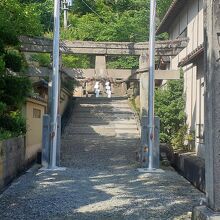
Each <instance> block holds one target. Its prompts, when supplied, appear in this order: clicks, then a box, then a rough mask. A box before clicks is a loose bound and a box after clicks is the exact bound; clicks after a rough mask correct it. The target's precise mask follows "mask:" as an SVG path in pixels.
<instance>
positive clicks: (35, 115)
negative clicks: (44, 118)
mask: <svg viewBox="0 0 220 220" xmlns="http://www.w3.org/2000/svg"><path fill="white" fill-rule="evenodd" d="M33 118H41V110H40V109H36V108H34V109H33Z"/></svg>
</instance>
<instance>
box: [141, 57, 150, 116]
mask: <svg viewBox="0 0 220 220" xmlns="http://www.w3.org/2000/svg"><path fill="white" fill-rule="evenodd" d="M148 67H149V55H148V54H147V53H145V54H142V55H141V56H140V57H139V69H140V70H141V69H145V70H147V69H148ZM148 85H149V74H148V71H146V72H143V73H141V74H140V115H141V116H147V114H148Z"/></svg>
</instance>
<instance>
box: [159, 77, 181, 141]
mask: <svg viewBox="0 0 220 220" xmlns="http://www.w3.org/2000/svg"><path fill="white" fill-rule="evenodd" d="M183 85H184V82H183V77H181V79H180V80H170V81H168V82H167V84H166V85H165V88H159V89H157V90H156V92H155V114H156V115H157V116H159V117H160V120H161V125H160V129H161V130H160V132H161V133H160V139H161V141H162V142H166V143H171V142H172V140H174V139H175V140H176V136H177V134H178V132H183V130H184V129H183V128H182V127H184V124H185V113H184V108H185V100H184V96H183ZM183 138H184V137H183ZM173 143H174V142H173Z"/></svg>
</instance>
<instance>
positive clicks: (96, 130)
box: [64, 127, 139, 136]
mask: <svg viewBox="0 0 220 220" xmlns="http://www.w3.org/2000/svg"><path fill="white" fill-rule="evenodd" d="M107 133H110V134H112V133H114V134H119V133H126V134H137V133H139V131H138V130H137V129H121V128H118V129H115V128H91V127H87V128H77V129H76V128H74V129H70V128H69V129H67V130H66V131H65V133H64V136H65V135H69V134H104V135H106V134H107Z"/></svg>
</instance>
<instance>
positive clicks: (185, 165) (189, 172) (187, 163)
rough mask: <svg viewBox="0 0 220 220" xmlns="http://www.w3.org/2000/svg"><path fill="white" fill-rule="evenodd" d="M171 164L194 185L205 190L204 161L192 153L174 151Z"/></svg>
mask: <svg viewBox="0 0 220 220" xmlns="http://www.w3.org/2000/svg"><path fill="white" fill-rule="evenodd" d="M172 164H173V166H174V167H175V168H176V169H177V170H178V171H179V172H180V174H181V175H183V176H184V177H185V178H186V179H188V180H189V181H190V182H191V183H192V184H193V185H194V186H195V187H197V188H198V189H199V190H201V191H202V192H205V161H204V159H202V158H200V157H198V156H196V155H195V154H193V153H182V154H181V153H174V155H173V161H172Z"/></svg>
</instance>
